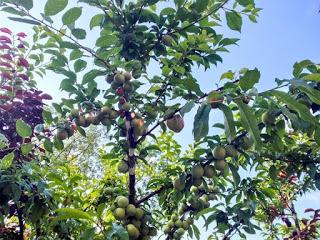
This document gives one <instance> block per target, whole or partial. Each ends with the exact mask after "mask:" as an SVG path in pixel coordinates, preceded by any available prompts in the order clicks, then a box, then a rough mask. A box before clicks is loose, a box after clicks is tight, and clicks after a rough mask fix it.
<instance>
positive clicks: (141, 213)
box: [136, 208, 144, 219]
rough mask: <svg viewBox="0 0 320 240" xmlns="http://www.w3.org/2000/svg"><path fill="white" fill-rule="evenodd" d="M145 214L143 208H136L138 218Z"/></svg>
mask: <svg viewBox="0 0 320 240" xmlns="http://www.w3.org/2000/svg"><path fill="white" fill-rule="evenodd" d="M143 216H144V211H143V210H142V209H141V208H137V209H136V218H137V219H142V218H143Z"/></svg>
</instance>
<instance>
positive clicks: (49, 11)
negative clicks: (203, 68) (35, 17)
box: [44, 0, 68, 16]
mask: <svg viewBox="0 0 320 240" xmlns="http://www.w3.org/2000/svg"><path fill="white" fill-rule="evenodd" d="M67 5H68V0H47V2H46V4H45V6H44V14H45V15H46V16H54V15H56V14H58V13H59V12H61V11H62V10H63V9H65V8H66V6H67Z"/></svg>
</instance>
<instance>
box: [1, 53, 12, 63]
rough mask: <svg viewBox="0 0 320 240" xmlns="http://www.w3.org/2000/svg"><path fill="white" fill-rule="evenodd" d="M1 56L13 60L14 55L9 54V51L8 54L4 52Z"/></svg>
mask: <svg viewBox="0 0 320 240" xmlns="http://www.w3.org/2000/svg"><path fill="white" fill-rule="evenodd" d="M0 57H1V58H3V59H7V60H9V61H12V56H11V55H10V54H8V53H7V54H2V55H1V56H0Z"/></svg>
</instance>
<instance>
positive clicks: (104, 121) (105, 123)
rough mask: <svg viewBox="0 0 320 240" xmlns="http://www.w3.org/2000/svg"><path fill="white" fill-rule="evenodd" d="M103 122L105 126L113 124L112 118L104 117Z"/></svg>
mask: <svg viewBox="0 0 320 240" xmlns="http://www.w3.org/2000/svg"><path fill="white" fill-rule="evenodd" d="M101 123H102V125H104V126H109V125H111V123H112V122H111V120H110V119H109V118H106V117H105V118H103V119H101Z"/></svg>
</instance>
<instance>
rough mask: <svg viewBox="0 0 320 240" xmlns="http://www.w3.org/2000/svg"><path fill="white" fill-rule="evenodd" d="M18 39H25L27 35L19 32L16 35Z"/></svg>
mask: <svg viewBox="0 0 320 240" xmlns="http://www.w3.org/2000/svg"><path fill="white" fill-rule="evenodd" d="M17 36H18V37H21V38H25V37H26V36H27V34H25V33H24V32H19V33H18V34H17Z"/></svg>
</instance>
